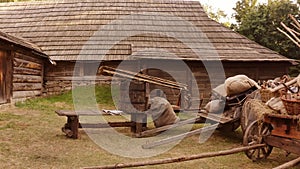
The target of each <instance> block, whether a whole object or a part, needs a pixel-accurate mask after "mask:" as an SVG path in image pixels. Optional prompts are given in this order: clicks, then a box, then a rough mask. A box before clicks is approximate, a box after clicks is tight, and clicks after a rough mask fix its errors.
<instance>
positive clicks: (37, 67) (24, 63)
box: [14, 58, 43, 70]
mask: <svg viewBox="0 0 300 169" xmlns="http://www.w3.org/2000/svg"><path fill="white" fill-rule="evenodd" d="M14 67H21V68H27V69H35V70H42V68H43V65H42V64H39V63H34V62H31V61H27V60H23V59H18V58H14Z"/></svg>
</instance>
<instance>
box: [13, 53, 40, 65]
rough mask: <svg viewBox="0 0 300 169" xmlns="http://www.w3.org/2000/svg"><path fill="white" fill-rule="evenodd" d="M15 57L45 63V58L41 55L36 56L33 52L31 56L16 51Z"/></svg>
mask: <svg viewBox="0 0 300 169" xmlns="http://www.w3.org/2000/svg"><path fill="white" fill-rule="evenodd" d="M15 58H19V59H23V60H28V61H31V62H35V63H39V64H42V63H43V60H42V59H41V58H40V57H38V56H34V55H33V54H32V56H30V55H27V54H23V53H19V52H16V53H15Z"/></svg>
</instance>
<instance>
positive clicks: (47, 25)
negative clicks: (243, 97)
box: [0, 0, 288, 61]
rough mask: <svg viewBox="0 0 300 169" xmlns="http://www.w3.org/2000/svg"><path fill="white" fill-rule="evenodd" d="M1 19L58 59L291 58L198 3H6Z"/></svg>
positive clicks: (123, 0)
mask: <svg viewBox="0 0 300 169" xmlns="http://www.w3.org/2000/svg"><path fill="white" fill-rule="evenodd" d="M0 19H1V22H0V31H4V32H8V33H10V34H13V35H16V36H20V37H23V38H25V39H28V40H30V41H32V42H33V43H35V44H36V45H38V46H39V47H40V48H41V49H42V50H43V51H44V52H45V53H46V54H47V55H49V56H50V58H51V59H53V60H57V61H58V60H76V59H78V58H77V56H78V55H80V56H81V58H80V59H83V60H100V59H101V60H102V59H106V60H123V59H128V56H129V55H131V54H132V53H133V54H134V53H135V52H138V53H136V54H135V57H134V58H144V57H145V58H161V59H185V60H197V59H201V57H202V59H203V58H204V59H207V60H213V59H217V58H218V56H220V58H221V59H222V60H230V61H237V60H238V61H287V60H288V59H287V58H285V57H283V56H281V55H279V54H277V53H275V52H273V51H271V50H269V49H267V48H265V47H262V46H260V45H258V44H256V43H255V42H252V41H250V40H248V39H247V38H245V37H243V36H241V35H239V34H237V33H236V32H233V31H231V30H229V29H227V28H225V27H223V26H221V25H220V24H219V23H217V22H215V21H213V20H211V19H209V18H208V17H207V15H206V14H205V12H204V11H203V9H202V7H201V5H200V3H199V2H196V1H183V0H181V1H175V0H101V1H99V0H85V1H83V0H66V1H62V0H56V1H42V2H18V3H0ZM115 20H118V21H115ZM195 28H197V29H195ZM199 32H203V33H204V34H201V33H199ZM205 35H206V37H207V38H205ZM120 40H121V41H120ZM112 46H113V47H112ZM191 46H192V47H191ZM111 47H112V48H111ZM107 48H108V49H110V50H109V51H108V52H107V51H106V49H107ZM191 48H193V50H191ZM153 49H155V50H156V49H161V50H162V52H161V53H159V52H158V53H157V51H155V50H154V51H153ZM214 49H216V50H214ZM141 50H142V51H143V52H139V51H141ZM195 50H196V51H198V52H195ZM166 51H167V52H169V53H173V54H175V55H176V56H177V58H175V57H174V56H173V55H170V56H168V55H167V54H166ZM215 51H217V52H215ZM195 53H197V54H195ZM102 54H103V55H104V54H106V55H105V57H101V55H102ZM199 55H201V56H199ZM199 57H200V58H199Z"/></svg>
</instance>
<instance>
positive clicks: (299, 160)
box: [273, 157, 300, 169]
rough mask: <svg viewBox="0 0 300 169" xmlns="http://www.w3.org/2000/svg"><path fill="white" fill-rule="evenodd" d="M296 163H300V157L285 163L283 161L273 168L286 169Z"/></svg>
mask: <svg viewBox="0 0 300 169" xmlns="http://www.w3.org/2000/svg"><path fill="white" fill-rule="evenodd" d="M298 163H300V157H298V158H296V159H294V160H292V161H289V162H287V163H284V164H282V165H280V166H278V167H275V168H273V169H288V168H291V167H294V166H296V165H297V164H298Z"/></svg>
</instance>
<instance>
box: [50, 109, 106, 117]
mask: <svg viewBox="0 0 300 169" xmlns="http://www.w3.org/2000/svg"><path fill="white" fill-rule="evenodd" d="M55 113H56V114H57V115H59V116H98V115H107V114H106V113H103V112H102V111H98V110H56V111H55Z"/></svg>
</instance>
